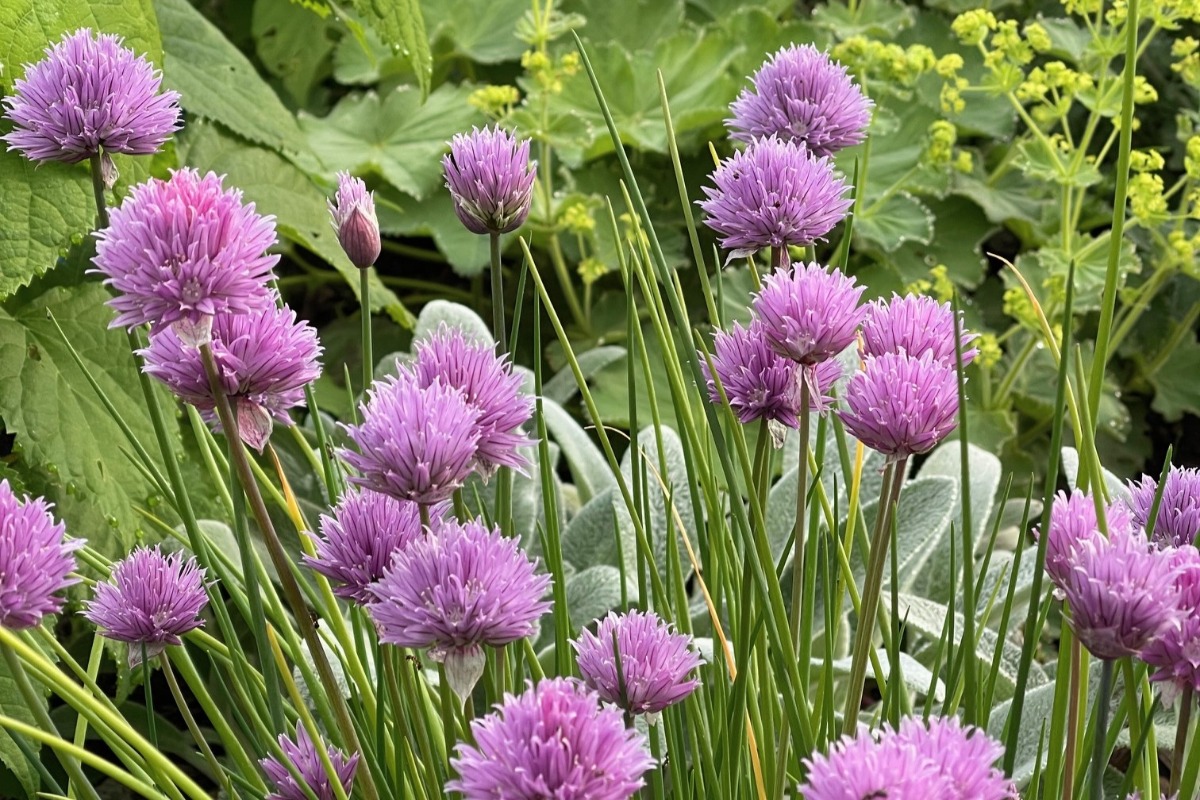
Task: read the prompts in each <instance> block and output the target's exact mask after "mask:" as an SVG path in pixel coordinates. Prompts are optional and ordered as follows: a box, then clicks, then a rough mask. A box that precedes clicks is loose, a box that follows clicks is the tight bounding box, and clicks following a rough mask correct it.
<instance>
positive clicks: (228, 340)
mask: <svg viewBox="0 0 1200 800" xmlns="http://www.w3.org/2000/svg"><path fill="white" fill-rule="evenodd" d="M210 333H211V338H212V343H211V347H212V354H213V358H214V360H215V361H216V363H217V371H218V373H219V374H220V376H221V386H222V388H223V389H224V391H225V395H226V396H227V397H228V398H229V402H230V404H231V405H232V406H233V410H234V413H235V414H236V415H237V423H238V433H239V434H240V436H241V438H242V441H244V442H245V443H246V444H248V445H250V446H251V447H253V448H255V449H256V450H259V451H261V450H262V449H263V447H264V446H265V445H266V443H267V439H268V438H270V436H271V428H272V421H273V420H277V421H279V422H281V423H283V424H285V425H290V424H291V418H290V417H288V413H287V412H288V409H290V408H293V407H295V406H298V405H301V404H302V403H303V402H304V387H305V386H307V385H308V384H310V383H312V382H313V381H315V380H316V379H317V378H318V377H320V375H321V364H320V362H319V361H318V358H319V357H320V355H321V345H320V343H319V342H318V341H317V332H316V330H315V329H314V328H313V327H312V326H311V325H309V324H308V323H307V322H302V321H301V322H298V321H297V320H296V312H294V311H292V310H291V309H290V308H287V307H286V306H284V307H282V308H280V307H278V306H275V305H273V304H270V305H266V306H264V307H262V308H259V309H256V310H253V311H251V312H249V313H247V314H231V313H228V312H226V313H222V314H218V315H217V317H216V319H215V320H214V322H213V325H212V330H211V332H210ZM138 354H139V355H141V356H142V357H143V358H144V359H145V361H146V364H145V367H144V369H145V371H146V373H147V374H149V375H152V376H154V377H155V378H157V379H158V380H160V381H162V382H163V383H164V384H166V385H167V387H168V388H170V390H171V391H172V392H173V393H174V394H175V395H176V396H177V397H179V398H180V399H181V400H183V401H184V402H186V403H191V404H192V405H193V406H195V407H196V408H197V409H199V410H200V411H201V412H202V413H203V415H204V416H205V418H207V419H208V420H210V421H213V422H215V421H216V419H217V416H216V410H215V409H216V398H214V397H213V393H212V387H211V385H210V384H209V382H208V377H207V376H206V375H205V372H204V365H203V362H202V361H201V359H200V351H199V350H197V349H196V348H195V347H191V346H189V345H187V344H186V343H185V342H184V341H183V340H182V339H180V337H179V335H178V334H177V333H176V331H175V329H173V328H172V329H170V330H166V331H163V332H162V333H160V334H158V335H157V336H152V337H151V339H150V346H149V347H147V348H145V349H144V350H140V351H138Z"/></svg>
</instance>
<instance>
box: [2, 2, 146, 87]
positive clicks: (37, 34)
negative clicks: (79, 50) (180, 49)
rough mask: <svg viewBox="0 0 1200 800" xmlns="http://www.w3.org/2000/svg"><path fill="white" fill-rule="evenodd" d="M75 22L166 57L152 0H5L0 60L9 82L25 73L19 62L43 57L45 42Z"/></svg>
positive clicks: (70, 29) (137, 49)
mask: <svg viewBox="0 0 1200 800" xmlns="http://www.w3.org/2000/svg"><path fill="white" fill-rule="evenodd" d="M77 28H91V29H92V31H93V33H95V32H102V33H116V34H119V35H120V36H122V37H123V38H124V40H125V42H124V43H125V46H126V47H129V48H130V49H132V50H133V51H134V52H135V53H137V54H138V55H143V54H144V55H146V56H147V57H148V58H149V59H150V60H151V61H152V62H154V63H156V64H158V63H161V62H162V41H161V40H160V38H159V35H158V25H157V24H156V23H155V18H154V7H153V4H152V3H151V2H150V0H104V2H89V3H81V2H78V0H6V2H5V3H4V4H3V5H0V64H2V65H4V78H5V82H6V83H7V82H8V81H11V80H12V79H13V78H16V77H19V76H20V75H21V74H23V72H24V70H23V69H21V70H18V69H17V66H18V65H21V64H27V63H33V62H35V61H39V60H40V59H41V58H42V51H43V50H44V49H45V48H47V47H49V46H50V45H51V44H53V43H55V42H57V41H58V40H59V39H61V38H62V35H63V34H64V33H70V32H74V31H75V30H76V29H77Z"/></svg>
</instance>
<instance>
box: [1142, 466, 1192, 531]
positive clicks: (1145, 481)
mask: <svg viewBox="0 0 1200 800" xmlns="http://www.w3.org/2000/svg"><path fill="white" fill-rule="evenodd" d="M1129 491H1130V494H1131V495H1132V499H1131V501H1130V508H1131V509H1132V511H1133V520H1134V523H1135V524H1136V525H1137V526H1138V527H1139V528H1140V529H1142V530H1145V529H1146V524H1147V522H1149V520H1150V509H1151V507H1152V506H1153V505H1154V496H1155V495H1156V494H1157V492H1158V481H1157V480H1155V479H1154V478H1152V477H1150V476H1149V475H1143V476H1142V478H1141V480H1138V481H1130V483H1129ZM1197 533H1200V469H1188V468H1184V467H1175V466H1172V467H1171V469H1170V470H1169V471H1168V472H1167V481H1166V485H1164V486H1163V491H1162V500H1161V501H1160V502H1159V505H1158V515H1157V516H1156V517H1155V518H1154V541H1155V542H1157V543H1158V544H1159V545H1161V546H1166V545H1174V546H1176V547H1177V546H1179V545H1183V544H1193V543H1194V542H1195V541H1196V535H1197Z"/></svg>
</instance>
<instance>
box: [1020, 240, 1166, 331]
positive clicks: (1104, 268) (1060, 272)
mask: <svg viewBox="0 0 1200 800" xmlns="http://www.w3.org/2000/svg"><path fill="white" fill-rule="evenodd" d="M1111 239H1112V237H1111V236H1110V235H1109V232H1108V231H1105V232H1104V233H1102V234H1100V235H1099V236H1088V235H1084V236H1079V237H1077V238H1076V240H1075V248H1074V249H1073V250H1072V253H1071V257H1073V258H1074V260H1075V298H1074V300H1073V305H1072V308H1073V309H1074V310H1075V311H1077V312H1083V311H1099V310H1100V301H1101V299H1102V297H1103V293H1104V283H1105V280H1106V278H1107V276H1108V248H1109V242H1110V241H1111ZM1071 257H1068V255H1067V253H1066V252H1065V251H1063V249H1062V248H1061V247H1043V248H1041V249H1040V250H1035V251H1033V252H1031V253H1027V254H1023V255H1022V256H1021V257H1019V258H1018V259H1017V267H1018V268H1019V269H1020V270H1021V273H1022V274H1023V275H1024V276H1025V279H1026V280H1027V281H1029V284H1030V286H1031V287H1033V290H1034V291H1035V292H1037V293H1038V294H1039V297H1040V299H1041V300H1042V302H1043V304H1045V303H1046V302H1047V301H1048V300H1051V299H1056V300H1058V301H1059V302H1061V297H1062V294H1063V292H1064V287H1065V286H1066V279H1067V274H1068V273H1069V271H1070V263H1071ZM1141 271H1142V260H1141V258H1140V257H1139V256H1138V253H1137V247H1136V246H1135V245H1134V243H1133V240H1132V239H1125V240H1123V241H1122V242H1121V254H1120V258H1119V259H1118V263H1117V288H1118V289H1120V288H1121V287H1123V286H1124V285H1125V281H1126V279H1127V278H1128V277H1129V275H1131V274H1137V273H1140V272H1141ZM1005 277H1006V280H1008V281H1010V282H1011V281H1012V280H1013V279H1012V278H1010V277H1009V276H1005ZM1049 290H1053V292H1054V293H1055V297H1054V298H1052V297H1051V295H1050V291H1049Z"/></svg>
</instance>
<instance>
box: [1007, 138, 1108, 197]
mask: <svg viewBox="0 0 1200 800" xmlns="http://www.w3.org/2000/svg"><path fill="white" fill-rule="evenodd" d="M1064 160H1067V159H1064V156H1063V155H1062V154H1061V153H1056V152H1053V151H1051V150H1050V149H1049V148H1048V146H1047V145H1046V144H1045V143H1043V141H1042V140H1041V139H1025V140H1023V141H1021V142H1019V143H1018V144H1017V157H1016V159H1015V163H1016V165H1017V166H1018V167H1020V169H1021V171H1022V172H1024V173H1025V174H1026V175H1027V176H1029V177H1030V178H1032V179H1033V180H1035V181H1046V182H1049V183H1057V184H1059V185H1060V186H1070V187H1071V188H1073V189H1082V188H1085V187H1087V186H1094V185H1095V184H1097V183H1099V182H1100V180H1101V176H1100V170H1099V169H1098V168H1097V167H1096V165H1095V164H1091V163H1088V162H1084V163H1083V164H1082V165H1080V167H1079V168H1078V169H1077V170H1075V171H1074V172H1071V171H1069V170H1068V167H1069V164H1066V163H1064Z"/></svg>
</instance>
